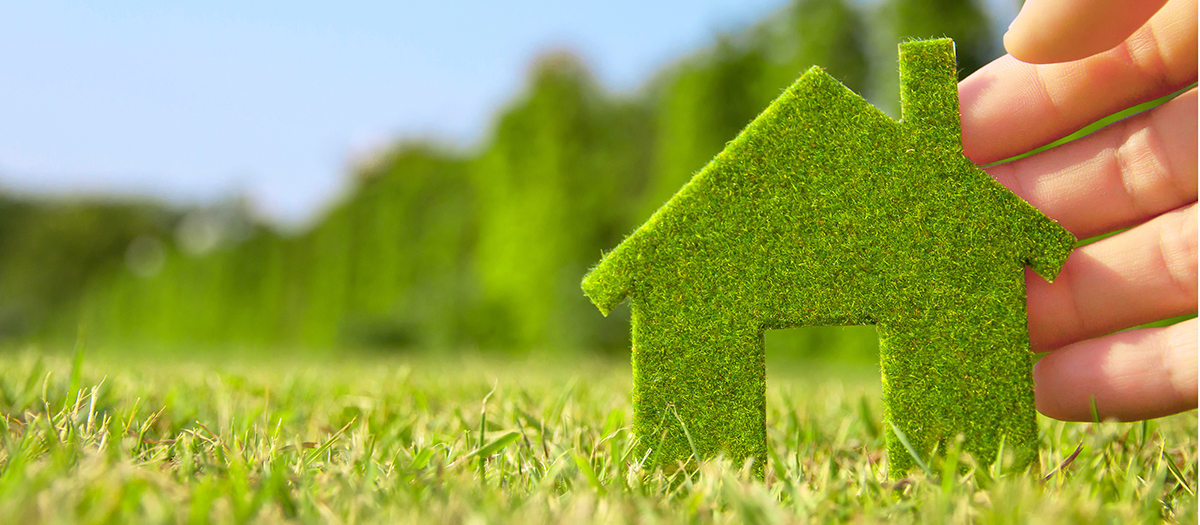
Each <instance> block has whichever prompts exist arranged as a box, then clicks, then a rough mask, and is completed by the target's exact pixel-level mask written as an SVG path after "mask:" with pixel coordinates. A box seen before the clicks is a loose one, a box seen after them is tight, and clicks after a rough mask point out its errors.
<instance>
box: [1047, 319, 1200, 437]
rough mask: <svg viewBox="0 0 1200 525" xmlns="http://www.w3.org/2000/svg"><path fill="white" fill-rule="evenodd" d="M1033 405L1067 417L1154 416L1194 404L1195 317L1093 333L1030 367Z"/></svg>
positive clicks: (1127, 418) (1124, 418) (1126, 418)
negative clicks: (1163, 324)
mask: <svg viewBox="0 0 1200 525" xmlns="http://www.w3.org/2000/svg"><path fill="white" fill-rule="evenodd" d="M1033 381H1034V385H1035V386H1034V392H1035V396H1036V399H1037V409H1038V412H1041V413H1043V414H1045V415H1047V416H1049V417H1052V418H1054V419H1061V420H1065V421H1091V420H1092V413H1091V403H1092V399H1095V403H1096V412H1097V413H1098V415H1099V416H1100V419H1101V420H1104V419H1109V418H1115V419H1118V420H1121V421H1137V420H1141V419H1152V418H1156V417H1162V416H1167V415H1171V414H1176V413H1179V412H1183V411H1185V410H1191V409H1194V408H1196V320H1195V319H1191V320H1188V321H1184V322H1182V323H1178V324H1175V325H1172V326H1168V327H1164V328H1145V329H1141V330H1130V331H1128V332H1121V333H1119V334H1113V335H1110V336H1108V337H1102V338H1100V339H1092V340H1089V341H1084V342H1082V343H1078V344H1074V345H1071V346H1068V347H1066V348H1062V349H1060V350H1057V351H1054V352H1052V353H1050V354H1047V355H1046V357H1043V358H1042V360H1041V361H1038V363H1037V365H1035V366H1034V368H1033Z"/></svg>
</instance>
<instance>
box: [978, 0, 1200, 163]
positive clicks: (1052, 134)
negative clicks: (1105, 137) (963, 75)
mask: <svg viewBox="0 0 1200 525" xmlns="http://www.w3.org/2000/svg"><path fill="white" fill-rule="evenodd" d="M1195 80H1196V0H1173V1H1171V2H1169V3H1168V4H1167V5H1166V6H1164V7H1163V8H1162V9H1161V10H1159V11H1158V13H1156V14H1155V15H1154V16H1153V17H1152V18H1151V19H1150V21H1149V22H1147V23H1146V24H1145V25H1143V26H1142V27H1141V28H1140V29H1138V30H1137V31H1136V32H1134V34H1133V35H1131V36H1130V37H1129V38H1128V39H1126V40H1125V42H1123V43H1122V44H1120V45H1118V46H1117V47H1115V48H1113V49H1110V50H1108V51H1105V52H1103V53H1100V54H1097V55H1093V56H1091V57H1088V58H1085V59H1083V60H1078V61H1075V62H1066V63H1061V64H1045V65H1035V64H1027V63H1024V62H1020V61H1018V60H1016V59H1015V58H1013V57H1012V56H1011V55H1005V56H1003V57H1000V58H999V59H996V60H995V61H993V62H992V63H990V64H988V65H986V66H984V67H982V68H980V69H979V71H976V72H975V73H974V74H972V75H971V76H970V77H967V79H966V80H963V81H962V83H961V84H959V89H958V92H959V108H960V109H959V110H960V112H961V114H962V129H963V133H962V137H963V152H964V153H965V154H966V155H967V157H968V158H970V159H971V161H973V162H975V163H976V164H991V163H994V162H996V161H999V160H1003V159H1006V158H1008V157H1012V156H1015V155H1019V154H1021V153H1024V152H1026V151H1029V150H1032V149H1034V148H1036V147H1038V146H1042V145H1045V144H1048V143H1050V142H1053V141H1055V140H1057V139H1059V138H1062V137H1063V136H1066V135H1067V134H1069V133H1071V132H1074V131H1076V130H1078V129H1080V128H1082V127H1084V126H1086V125H1088V124H1090V123H1092V122H1095V121H1097V120H1099V119H1101V118H1103V117H1106V116H1108V115H1111V114H1113V113H1116V112H1118V111H1120V110H1122V109H1126V108H1128V107H1131V106H1134V105H1136V104H1139V103H1141V102H1146V101H1150V100H1153V99H1155V98H1158V97H1161V96H1164V95H1167V94H1170V93H1172V92H1174V91H1177V90H1179V89H1181V88H1183V87H1184V86H1187V85H1188V84H1191V83H1192V82H1194V81H1195Z"/></svg>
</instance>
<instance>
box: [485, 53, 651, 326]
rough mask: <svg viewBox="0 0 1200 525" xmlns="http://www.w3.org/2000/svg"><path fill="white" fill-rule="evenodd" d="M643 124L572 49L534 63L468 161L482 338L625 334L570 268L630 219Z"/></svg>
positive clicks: (581, 267)
mask: <svg viewBox="0 0 1200 525" xmlns="http://www.w3.org/2000/svg"><path fill="white" fill-rule="evenodd" d="M647 130H648V119H647V118H646V116H645V111H644V110H643V109H642V108H641V107H640V106H637V105H634V104H628V103H622V102H614V101H611V100H609V99H607V98H605V96H604V93H603V92H602V91H601V90H600V88H599V87H598V86H597V85H596V83H595V81H594V80H593V79H592V77H591V76H590V74H589V73H588V72H587V70H586V69H585V68H584V66H583V65H582V64H580V62H579V61H578V59H577V58H576V57H574V56H573V55H570V54H567V53H555V54H550V55H547V56H544V57H542V58H541V59H539V60H538V61H537V62H536V64H535V66H534V70H533V74H532V78H531V80H530V84H529V88H528V89H527V92H526V94H525V95H524V97H523V98H522V99H521V100H520V101H519V102H518V103H516V104H515V105H513V106H512V107H510V108H509V109H508V110H507V111H505V112H504V114H503V115H502V116H501V117H500V119H499V121H498V123H497V125H496V128H495V131H494V135H493V137H492V141H491V147H490V148H488V150H487V151H486V152H484V154H483V155H482V157H481V158H480V159H479V160H478V161H477V162H476V163H475V165H474V167H473V174H474V179H473V180H474V181H475V186H476V187H477V189H478V191H479V201H478V202H479V213H480V221H479V245H478V251H477V252H476V255H477V257H476V259H475V268H476V271H477V272H478V275H479V277H480V283H481V286H482V297H481V298H482V304H481V305H480V308H481V310H480V311H479V321H480V323H481V325H480V326H478V327H477V330H478V333H479V335H480V338H481V342H483V343H484V344H486V345H488V346H492V345H499V346H506V347H511V348H523V349H527V348H530V347H533V346H544V347H553V348H579V347H581V346H582V345H588V346H591V345H593V344H596V342H597V341H604V340H612V339H613V338H619V340H622V341H624V340H627V335H626V334H627V333H625V332H618V330H624V329H625V327H624V326H614V325H613V323H605V322H604V321H603V320H602V318H599V317H598V316H595V315H593V313H594V312H593V311H592V310H593V309H592V307H591V305H590V304H589V303H588V302H587V301H586V299H585V298H584V296H583V294H582V293H581V292H580V290H579V279H580V276H581V275H583V272H584V271H586V269H587V265H588V264H591V262H592V260H593V259H594V258H595V256H596V255H597V254H599V253H600V251H601V250H602V249H605V248H607V247H611V246H614V245H615V244H616V242H618V241H619V240H620V235H621V234H623V233H626V232H627V231H628V230H629V229H631V228H632V225H633V221H634V220H635V219H633V218H632V217H631V216H630V215H631V214H630V212H629V209H630V202H631V199H630V196H632V195H637V194H638V193H639V189H640V188H639V187H640V185H641V184H642V181H643V180H644V178H645V173H644V169H645V157H646V152H647V151H648V149H647V148H648V142H649V141H648V140H647V138H648V137H647V135H648V132H647ZM604 327H608V328H604ZM601 332H608V334H609V335H608V336H605V335H603V334H602V333H601ZM617 333H619V334H620V335H616V334H617ZM600 344H603V343H600Z"/></svg>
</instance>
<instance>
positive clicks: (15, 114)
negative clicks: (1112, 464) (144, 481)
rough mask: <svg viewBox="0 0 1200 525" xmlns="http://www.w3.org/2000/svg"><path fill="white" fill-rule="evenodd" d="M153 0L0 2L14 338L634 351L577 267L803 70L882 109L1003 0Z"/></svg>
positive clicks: (1, 305) (613, 241) (2, 300)
mask: <svg viewBox="0 0 1200 525" xmlns="http://www.w3.org/2000/svg"><path fill="white" fill-rule="evenodd" d="M18 4H24V5H18ZM160 4H161V3H159V2H137V1H121V2H104V3H99V2H93V3H88V2H59V1H42V2H24V3H15V2H14V3H5V4H0V72H2V73H0V342H4V343H6V344H8V345H9V346H12V345H19V344H27V343H31V342H34V343H45V344H49V345H54V344H63V345H69V344H71V342H72V341H75V340H76V339H77V338H79V337H80V336H81V334H82V337H84V338H86V340H87V341H88V344H89V345H93V346H94V345H101V346H110V347H115V348H150V349H160V350H162V351H169V350H174V351H186V352H197V351H205V350H207V349H215V348H225V349H228V348H244V349H265V350H266V351H281V350H283V349H290V350H295V349H308V350H312V351H331V350H334V349H337V350H338V351H341V350H344V349H370V350H379V351H388V352H404V351H425V352H448V351H461V350H472V351H481V352H496V353H502V354H528V353H532V352H556V353H557V352H570V351H584V352H600V353H611V354H614V355H620V354H624V353H627V352H628V347H629V326H628V315H629V313H628V308H627V307H622V308H619V309H618V310H617V312H615V313H614V314H613V316H611V317H609V318H605V317H603V316H601V315H600V313H599V312H598V311H597V310H596V309H595V308H594V307H593V306H592V305H591V304H590V303H589V302H588V301H587V299H586V298H585V297H584V296H583V293H582V292H581V290H580V288H579V283H580V280H581V279H582V277H583V275H584V273H585V272H586V270H587V269H588V267H589V265H591V264H593V263H595V262H596V261H598V260H599V258H600V256H601V253H602V251H603V250H606V249H611V248H612V247H614V246H616V245H617V244H618V243H619V242H620V240H621V239H622V237H623V236H624V235H626V234H628V233H630V232H631V231H632V230H633V229H634V228H636V227H637V226H638V225H640V224H641V223H642V222H644V221H645V219H646V218H647V217H649V215H650V213H651V212H652V211H653V210H655V209H656V208H657V207H658V206H659V205H661V204H662V203H663V202H664V201H665V200H666V199H668V198H669V197H670V196H671V195H672V194H673V193H674V192H675V191H676V190H677V189H678V188H679V187H680V186H681V185H683V184H684V183H685V182H686V181H687V180H688V179H689V178H690V176H691V175H692V174H693V173H694V172H695V171H697V170H698V169H700V168H701V167H703V166H704V164H705V163H706V162H707V161H708V160H709V159H710V158H711V157H712V156H713V155H715V154H716V153H717V152H718V151H720V150H721V148H722V147H723V145H724V144H725V142H726V141H728V140H730V139H732V138H733V137H734V136H735V135H736V134H737V132H738V131H739V130H740V129H741V128H742V127H743V126H745V125H746V124H747V123H748V122H749V121H750V120H751V119H752V118H753V117H754V116H756V115H757V114H758V112H760V111H761V110H762V109H763V108H764V107H765V106H766V105H767V104H768V103H770V101H771V100H772V99H774V98H775V97H776V96H777V95H778V94H779V93H780V92H781V91H782V90H783V89H784V88H786V87H787V86H788V85H790V83H791V82H792V81H793V80H794V79H795V78H796V77H797V76H798V75H799V74H801V73H802V72H803V71H804V70H806V69H808V68H809V67H810V66H812V65H814V64H816V65H821V66H823V67H825V68H827V71H828V72H829V73H831V74H832V75H833V76H835V77H836V78H838V79H840V80H841V81H842V82H843V83H845V84H846V85H847V86H849V87H850V88H851V89H853V90H855V91H857V92H859V93H861V94H863V95H864V96H866V97H867V98H868V100H870V101H871V102H873V103H874V104H876V105H877V106H879V107H881V108H883V109H884V110H885V111H887V112H889V113H891V114H893V115H895V114H896V110H897V107H898V101H899V95H898V91H897V62H896V44H897V43H898V42H899V41H900V40H902V39H904V38H908V37H935V36H949V37H952V38H954V39H955V40H956V42H957V49H958V60H959V67H960V74H961V75H962V76H966V75H967V74H969V73H971V72H972V71H974V70H975V69H977V68H978V67H980V66H981V65H983V64H985V63H986V62H988V61H990V60H992V59H993V58H995V57H997V56H999V55H1000V54H1002V53H1003V49H1002V47H1001V44H1000V40H999V39H1000V35H1001V34H1002V33H1003V29H1004V28H1005V27H1006V26H1007V24H1008V22H1009V21H1010V20H1011V19H1012V18H1013V17H1014V16H1015V14H1016V11H1017V9H1018V7H1019V6H1018V4H1017V3H1016V0H988V1H987V2H974V1H970V0H877V1H851V0H797V1H793V2H790V3H788V2H782V1H778V0H752V1H749V2H739V1H733V0H702V1H699V2H682V1H668V2H633V1H610V2H603V3H599V2H598V3H596V4H595V5H590V6H589V5H583V6H566V5H563V4H562V3H560V2H550V1H529V2H524V3H517V4H513V5H492V3H484V2H480V3H478V4H476V3H471V2H463V1H447V2H440V3H438V2H423V3H420V4H422V5H393V4H392V3H386V4H385V3H384V2H378V3H371V2H358V3H341V4H340V5H337V6H336V7H335V6H333V5H332V3H330V5H326V6H320V5H309V4H304V3H299V4H297V3H287V4H283V3H262V4H256V5H253V6H250V5H243V3H240V2H239V3H234V2H223V1H218V2H206V3H203V5H199V6H165V5H160ZM432 4H437V5H432ZM768 346H769V347H770V348H771V351H772V352H783V353H788V354H790V355H794V356H801V357H819V356H837V357H838V358H845V359H863V360H871V359H874V355H875V354H874V353H875V352H876V341H875V336H874V331H873V329H871V328H864V329H854V330H851V329H829V330H823V331H822V330H803V331H776V332H771V333H770V334H768Z"/></svg>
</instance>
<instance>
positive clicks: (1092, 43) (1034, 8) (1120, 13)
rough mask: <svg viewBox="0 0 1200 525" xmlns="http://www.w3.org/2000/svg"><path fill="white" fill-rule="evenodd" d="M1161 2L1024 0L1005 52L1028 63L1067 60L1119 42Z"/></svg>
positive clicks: (1048, 62) (1010, 31)
mask: <svg viewBox="0 0 1200 525" xmlns="http://www.w3.org/2000/svg"><path fill="white" fill-rule="evenodd" d="M1163 4H1166V0H1149V1H1145V2H1126V1H1124V0H1029V1H1027V2H1025V5H1024V6H1023V7H1022V8H1021V11H1020V13H1018V14H1017V17H1016V19H1014V20H1013V22H1012V24H1010V25H1009V29H1008V32H1006V33H1005V34H1004V49H1005V50H1006V51H1008V53H1009V54H1010V55H1012V56H1013V57H1015V58H1016V59H1017V60H1020V61H1022V62H1027V63H1031V64H1051V63H1057V62H1070V61H1073V60H1079V59H1082V58H1087V57H1089V56H1092V55H1095V54H1097V53H1102V52H1104V51H1107V50H1109V49H1112V48H1114V47H1116V46H1118V45H1120V44H1121V42H1124V41H1125V39H1126V38H1128V37H1129V35H1131V34H1133V32H1134V31H1136V30H1137V29H1138V28H1139V27H1141V26H1142V25H1143V24H1145V23H1146V21H1147V20H1149V19H1150V17H1152V16H1154V13H1156V12H1158V10H1159V8H1161V7H1162V6H1163Z"/></svg>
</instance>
